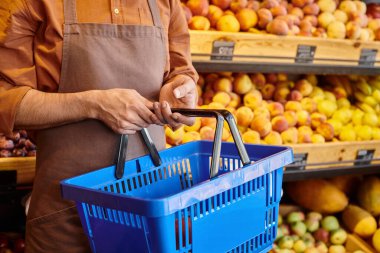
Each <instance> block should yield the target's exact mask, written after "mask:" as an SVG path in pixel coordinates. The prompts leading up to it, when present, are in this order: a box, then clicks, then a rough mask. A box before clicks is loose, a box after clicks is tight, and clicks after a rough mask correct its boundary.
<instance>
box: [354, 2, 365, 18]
mask: <svg viewBox="0 0 380 253" xmlns="http://www.w3.org/2000/svg"><path fill="white" fill-rule="evenodd" d="M354 3H355V5H356V10H357V12H358V13H359V14H362V15H365V14H366V12H367V5H366V4H365V3H364V2H362V1H354Z"/></svg>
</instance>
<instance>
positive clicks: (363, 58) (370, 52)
mask: <svg viewBox="0 0 380 253" xmlns="http://www.w3.org/2000/svg"><path fill="white" fill-rule="evenodd" d="M376 55H377V49H368V48H363V49H362V51H361V52H360V59H359V66H373V65H375V61H376Z"/></svg>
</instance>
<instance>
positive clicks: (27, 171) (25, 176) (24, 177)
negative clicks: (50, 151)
mask: <svg viewBox="0 0 380 253" xmlns="http://www.w3.org/2000/svg"><path fill="white" fill-rule="evenodd" d="M35 168H36V158H35V157H12V158H0V171H4V170H16V171H17V184H31V183H33V180H34V173H35Z"/></svg>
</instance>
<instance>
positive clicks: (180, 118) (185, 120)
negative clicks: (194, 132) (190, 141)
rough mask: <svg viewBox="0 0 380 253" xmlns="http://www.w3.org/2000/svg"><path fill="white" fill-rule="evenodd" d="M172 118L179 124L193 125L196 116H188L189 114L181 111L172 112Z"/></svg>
mask: <svg viewBox="0 0 380 253" xmlns="http://www.w3.org/2000/svg"><path fill="white" fill-rule="evenodd" d="M172 118H173V119H174V120H175V121H176V122H177V123H179V124H185V125H187V126H192V125H193V124H194V122H195V118H194V117H187V116H184V115H182V114H180V113H177V112H175V113H173V114H172Z"/></svg>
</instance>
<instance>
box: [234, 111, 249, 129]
mask: <svg viewBox="0 0 380 253" xmlns="http://www.w3.org/2000/svg"><path fill="white" fill-rule="evenodd" d="M235 115H236V118H237V124H238V125H239V126H243V127H248V126H249V125H250V124H251V121H252V119H253V112H252V110H251V108H249V107H246V106H242V107H240V108H238V109H237V110H236V114H235Z"/></svg>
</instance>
